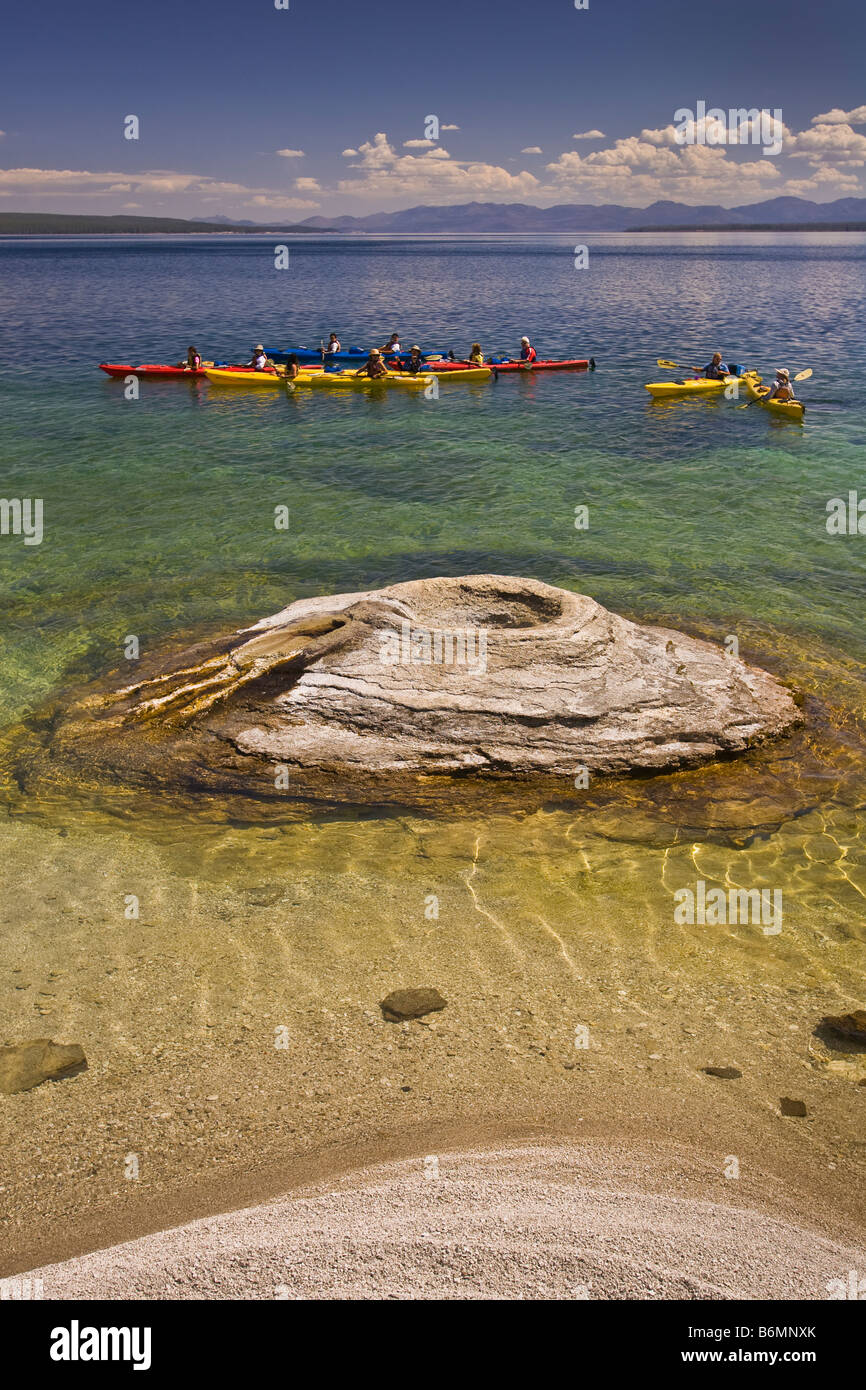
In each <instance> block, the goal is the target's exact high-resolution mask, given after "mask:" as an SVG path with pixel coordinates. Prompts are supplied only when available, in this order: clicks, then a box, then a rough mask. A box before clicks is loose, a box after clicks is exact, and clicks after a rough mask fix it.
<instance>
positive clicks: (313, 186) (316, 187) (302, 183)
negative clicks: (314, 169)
mask: <svg viewBox="0 0 866 1390" xmlns="http://www.w3.org/2000/svg"><path fill="white" fill-rule="evenodd" d="M295 188H297V190H298V192H299V193H321V191H322V189H321V186H320V184H319V180H318V179H295Z"/></svg>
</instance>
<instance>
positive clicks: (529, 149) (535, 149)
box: [520, 145, 544, 154]
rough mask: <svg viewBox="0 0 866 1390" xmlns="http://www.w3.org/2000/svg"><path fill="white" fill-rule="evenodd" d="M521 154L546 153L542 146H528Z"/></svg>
mask: <svg viewBox="0 0 866 1390" xmlns="http://www.w3.org/2000/svg"><path fill="white" fill-rule="evenodd" d="M520 153H521V154H543V153H544V151H543V150H542V148H541V146H540V145H527V146H526V148H525V149H522V150H521V151H520Z"/></svg>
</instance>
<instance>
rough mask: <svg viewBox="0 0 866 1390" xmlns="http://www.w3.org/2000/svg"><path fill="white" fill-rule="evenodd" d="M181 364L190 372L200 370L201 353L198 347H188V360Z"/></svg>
mask: <svg viewBox="0 0 866 1390" xmlns="http://www.w3.org/2000/svg"><path fill="white" fill-rule="evenodd" d="M180 366H182V367H185V368H186V370H187V371H189V372H200V371H201V353H200V352H199V350H198V348H194V347H188V348H187V350H186V361H185V362H181V363H180Z"/></svg>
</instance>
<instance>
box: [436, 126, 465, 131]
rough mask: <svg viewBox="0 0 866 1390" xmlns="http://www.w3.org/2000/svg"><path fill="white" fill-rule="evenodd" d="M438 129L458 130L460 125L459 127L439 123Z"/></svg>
mask: <svg viewBox="0 0 866 1390" xmlns="http://www.w3.org/2000/svg"><path fill="white" fill-rule="evenodd" d="M439 129H440V130H459V129H460V127H459V125H441V126H440V127H439Z"/></svg>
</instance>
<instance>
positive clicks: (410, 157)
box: [337, 127, 539, 203]
mask: <svg viewBox="0 0 866 1390" xmlns="http://www.w3.org/2000/svg"><path fill="white" fill-rule="evenodd" d="M443 128H444V127H443ZM358 160H359V162H358V163H357V164H355V165H353V166H352V168H354V169H356V170H358V174H357V176H356V177H354V178H351V179H343V180H342V181H341V182H340V183H339V184H338V185H337V189H338V192H340V193H351V194H355V195H361V196H364V197H368V198H388V199H394V198H405V197H426V198H433V199H434V200H436V201H438V202H446V203H447V202H461V201H468V200H470V199H473V198H480V197H490V196H491V195H501V196H502V197H505V198H521V197H526V196H528V195H531V194H533V193H537V191H538V188H539V181H538V179H537V178H536V177H535V176H534V174H530V173H528V172H526V171H523V172H522V173H519V174H510V173H509V172H508V171H507V170H506V169H502V168H500V167H499V165H496V164H483V163H474V162H472V161H471V160H462V159H453V158H452V156H451V155H450V154H449V152H448V151H447V150H445V149H443V148H442V146H441V145H437V146H435V147H433V148H428V149H425V150H424V151H423V153H421V154H398V153H397V151H396V150H395V149H394V148H393V146H392V145H391V143H390V141H389V139H388V137H387V135H386V134H385V133H384V132H383V131H379V133H378V134H377V135H375V136H374V137H373V139H372V140H367V141H365V143H364V144H362V145H361V146H360V148H359V151H358Z"/></svg>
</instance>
